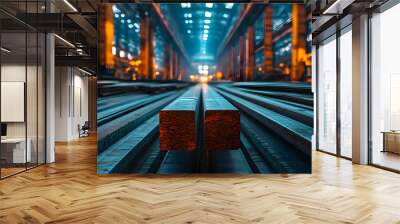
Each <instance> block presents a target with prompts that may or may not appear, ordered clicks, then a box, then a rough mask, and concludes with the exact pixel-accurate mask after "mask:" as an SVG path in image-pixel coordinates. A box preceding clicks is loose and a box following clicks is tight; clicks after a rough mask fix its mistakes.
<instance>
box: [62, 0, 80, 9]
mask: <svg viewBox="0 0 400 224" xmlns="http://www.w3.org/2000/svg"><path fill="white" fill-rule="evenodd" d="M64 3H65V4H67V5H68V7H70V8H71V9H72V10H73V11H74V12H78V10H77V9H76V8H75V7H74V6H73V5H72V4H71V3H70V2H69V1H68V0H64Z"/></svg>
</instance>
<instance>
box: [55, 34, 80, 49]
mask: <svg viewBox="0 0 400 224" xmlns="http://www.w3.org/2000/svg"><path fill="white" fill-rule="evenodd" d="M54 36H55V37H57V39H59V40H61V41H62V42H64V43H65V44H66V45H68V46H70V47H73V48H75V45H73V44H72V43H71V42H69V41H68V40H66V39H64V38H62V37H60V36H59V35H58V34H54Z"/></svg>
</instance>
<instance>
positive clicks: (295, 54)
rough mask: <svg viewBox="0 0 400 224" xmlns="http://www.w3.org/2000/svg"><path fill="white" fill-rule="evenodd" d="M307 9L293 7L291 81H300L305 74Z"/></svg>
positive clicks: (300, 6)
mask: <svg viewBox="0 0 400 224" xmlns="http://www.w3.org/2000/svg"><path fill="white" fill-rule="evenodd" d="M306 18H307V17H306V9H305V7H304V5H303V4H294V5H293V6H292V20H293V21H292V69H291V75H290V80H292V81H299V80H301V79H302V78H303V77H302V76H303V74H304V73H305V70H306V68H305V62H306V60H307V49H306V34H307V27H306Z"/></svg>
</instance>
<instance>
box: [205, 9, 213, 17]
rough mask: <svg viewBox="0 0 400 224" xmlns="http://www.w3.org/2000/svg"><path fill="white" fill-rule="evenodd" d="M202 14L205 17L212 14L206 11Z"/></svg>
mask: <svg viewBox="0 0 400 224" xmlns="http://www.w3.org/2000/svg"><path fill="white" fill-rule="evenodd" d="M204 16H205V17H207V18H210V17H211V16H212V14H211V12H208V11H206V12H205V13H204Z"/></svg>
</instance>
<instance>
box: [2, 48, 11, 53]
mask: <svg viewBox="0 0 400 224" xmlns="http://www.w3.org/2000/svg"><path fill="white" fill-rule="evenodd" d="M0 49H1V51H4V52H6V53H10V52H11V50H9V49H7V48H5V47H1V48H0Z"/></svg>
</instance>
